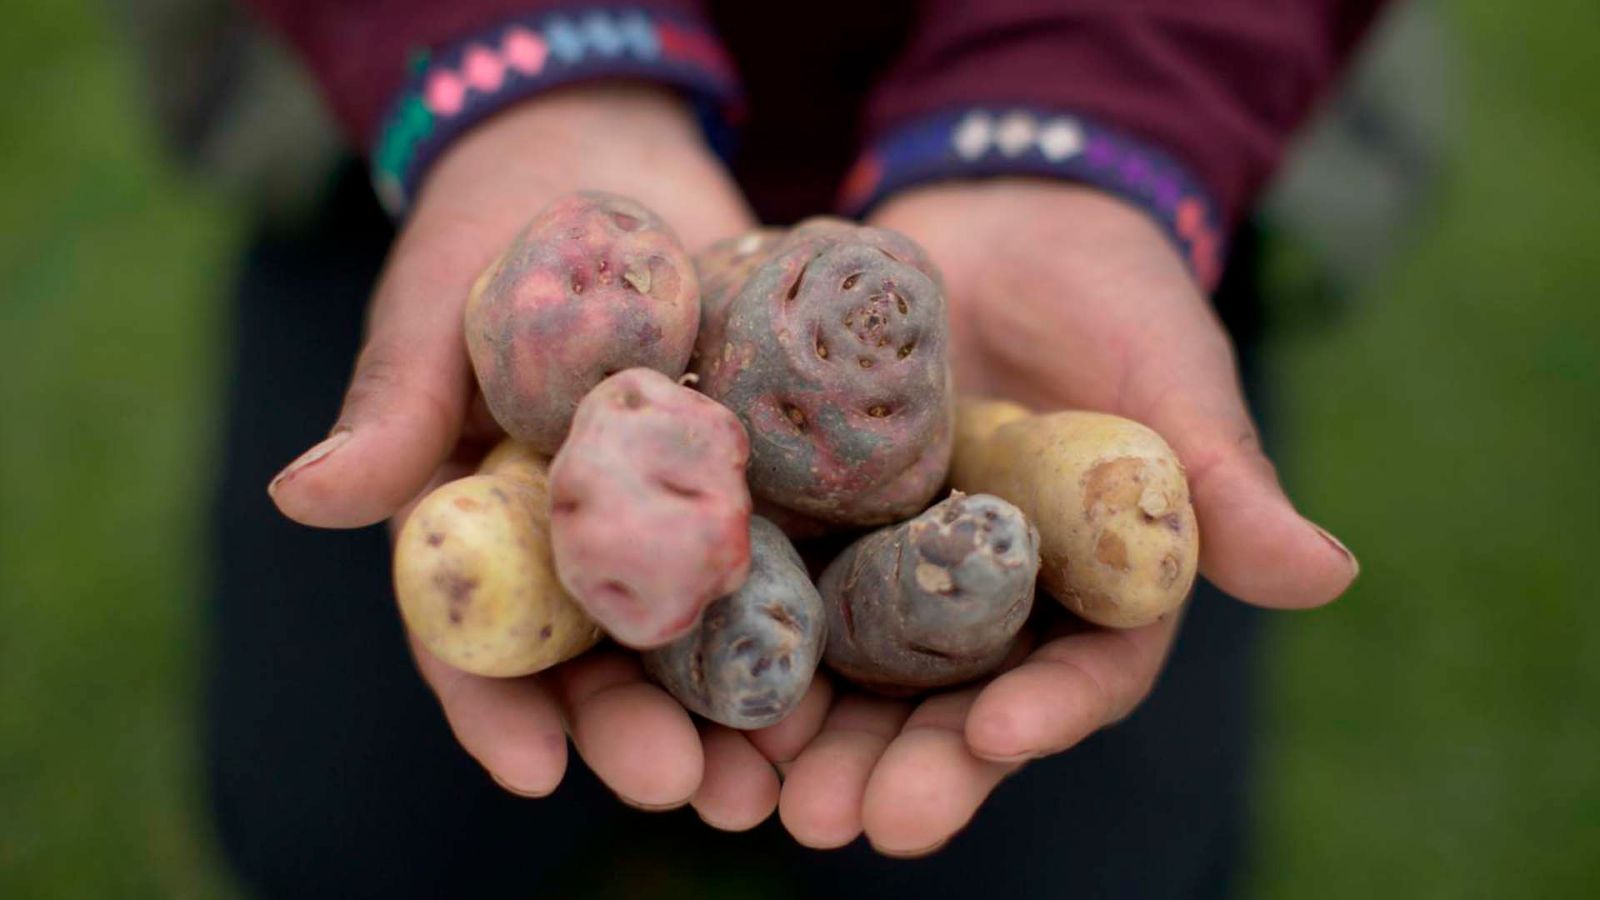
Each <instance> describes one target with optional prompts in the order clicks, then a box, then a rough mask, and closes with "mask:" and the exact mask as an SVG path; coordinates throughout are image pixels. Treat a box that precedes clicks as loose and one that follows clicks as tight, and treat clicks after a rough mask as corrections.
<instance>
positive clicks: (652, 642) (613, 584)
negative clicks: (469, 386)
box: [550, 369, 751, 650]
mask: <svg viewBox="0 0 1600 900" xmlns="http://www.w3.org/2000/svg"><path fill="white" fill-rule="evenodd" d="M749 459H750V442H749V439H748V438H746V437H745V433H744V426H743V425H740V424H739V418H738V417H737V416H735V415H734V414H733V413H732V412H730V411H729V410H728V409H727V408H726V407H723V406H721V405H719V404H717V402H716V401H714V400H711V399H710V398H708V397H706V396H705V395H704V394H700V393H696V392H695V391H693V390H690V389H689V388H687V387H684V386H683V385H681V384H678V383H677V382H675V381H673V380H672V379H670V378H668V377H666V376H665V375H662V374H660V373H659V372H655V371H652V370H650V369H627V370H625V371H622V372H618V373H617V374H615V375H613V376H611V377H610V378H607V379H606V380H605V381H602V382H600V384H599V386H598V387H596V388H595V389H594V390H592V391H590V392H589V394H588V396H586V397H584V398H583V402H582V403H581V404H579V406H578V414H577V415H576V416H574V417H573V419H572V431H571V434H570V435H569V436H568V438H567V442H566V444H564V445H563V446H562V447H561V451H560V452H559V453H557V454H556V458H555V461H554V462H553V463H551V464H550V499H551V537H550V541H551V546H552V548H553V550H554V552H555V560H556V572H557V574H558V575H559V576H560V577H561V583H562V584H563V585H565V586H566V588H567V591H568V592H569V593H570V594H571V595H572V597H573V598H574V599H575V600H576V601H577V602H578V605H579V606H582V607H583V609H584V611H585V612H587V613H588V614H589V615H590V616H591V617H593V618H594V620H595V621H596V622H598V623H600V625H601V627H602V628H604V629H605V630H606V632H607V633H608V634H610V635H611V637H612V638H613V639H614V640H616V641H617V642H618V643H620V644H626V645H627V646H629V647H632V648H634V649H636V650H643V649H648V648H650V647H660V646H662V645H663V644H668V643H671V642H672V641H675V640H677V639H678V638H680V637H682V636H683V635H685V634H687V633H688V632H689V631H690V630H691V629H693V628H694V626H695V623H696V622H698V621H700V614H701V612H703V611H704V610H705V608H706V606H707V605H708V604H710V603H711V602H712V601H713V600H716V599H717V598H718V597H722V596H725V595H727V594H729V593H731V592H733V591H734V590H736V589H737V588H738V587H739V585H740V584H743V583H744V579H745V574H746V573H747V572H748V571H749V568H750V508H751V501H750V489H749V488H747V487H746V486H745V480H744V475H745V465H746V463H748V462H749Z"/></svg>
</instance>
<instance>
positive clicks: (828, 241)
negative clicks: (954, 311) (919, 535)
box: [694, 219, 954, 525]
mask: <svg viewBox="0 0 1600 900" xmlns="http://www.w3.org/2000/svg"><path fill="white" fill-rule="evenodd" d="M761 252H764V253H765V254H766V256H765V258H764V260H762V262H761V264H760V265H759V266H757V267H755V268H754V270H753V271H751V272H750V273H749V275H748V277H746V278H745V280H744V282H743V284H742V285H740V286H739V288H738V289H737V292H736V293H734V294H733V295H732V296H731V298H729V299H727V300H726V302H724V301H722V300H720V299H719V300H717V301H715V302H713V303H712V304H710V306H709V308H708V309H707V310H706V311H705V314H704V315H703V316H702V319H701V328H700V335H699V337H698V339H697V341H696V353H697V356H696V359H695V362H694V372H695V374H696V375H698V376H699V379H700V380H699V382H698V387H699V388H700V390H702V391H704V392H705V393H706V394H707V395H708V396H710V397H712V398H714V399H716V400H717V401H719V402H721V403H722V404H724V405H725V406H727V407H728V408H729V409H732V410H733V411H734V412H736V413H738V414H739V418H740V419H741V420H742V421H743V422H744V424H745V428H746V429H747V430H748V431H749V433H750V438H751V461H750V486H751V491H752V493H754V494H755V495H756V497H757V498H758V499H759V500H763V501H766V502H767V503H769V504H771V505H772V506H773V507H777V508H782V509H785V510H789V511H791V512H794V513H798V514H800V515H802V516H806V517H810V518H813V519H816V520H819V521H822V522H826V523H830V524H835V525H879V524H885V523H888V522H893V521H897V520H900V519H904V518H906V517H908V516H911V515H915V514H916V513H917V512H919V511H920V510H922V509H923V508H925V507H926V506H927V504H928V503H929V502H930V501H931V500H932V499H933V497H934V495H935V494H936V493H937V492H938V491H939V489H940V487H941V486H942V484H943V482H944V478H945V475H946V472H947V470H948V468H949V457H950V445H951V429H952V427H953V420H954V401H953V395H952V393H951V382H950V366H949V361H948V359H947V343H948V331H949V324H948V321H947V311H946V306H945V299H944V292H943V288H942V285H941V284H940V282H939V278H938V275H937V272H936V271H935V270H934V268H933V266H932V265H931V264H930V263H929V262H928V260H927V258H926V256H925V255H924V254H923V253H922V251H921V250H920V249H919V248H918V247H917V246H916V245H915V244H913V243H912V242H911V241H910V240H909V239H907V238H905V237H902V236H900V235H898V234H895V233H893V232H890V231H885V230H883V229H878V228H869V227H862V226H857V225H853V224H850V223H847V222H843V221H840V220H833V219H816V220H808V221H807V222H803V223H801V224H800V225H798V226H796V227H795V228H794V229H792V230H791V231H790V232H789V233H788V234H786V235H785V236H784V237H783V238H782V239H781V240H779V241H777V242H776V243H775V244H773V245H772V246H771V247H770V249H766V250H764V251H761ZM735 275H737V272H735ZM725 290H726V289H725V288H723V287H719V288H718V291H719V294H718V296H719V297H721V296H723V292H725Z"/></svg>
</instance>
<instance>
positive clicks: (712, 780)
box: [689, 725, 778, 831]
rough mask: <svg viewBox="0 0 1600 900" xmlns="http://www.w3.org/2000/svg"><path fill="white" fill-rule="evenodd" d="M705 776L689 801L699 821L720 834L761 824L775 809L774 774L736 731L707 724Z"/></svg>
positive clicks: (765, 761) (775, 782) (775, 790)
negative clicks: (720, 832) (715, 829)
mask: <svg viewBox="0 0 1600 900" xmlns="http://www.w3.org/2000/svg"><path fill="white" fill-rule="evenodd" d="M701 736H702V742H703V743H704V745H705V777H704V778H702V779H701V781H700V788H699V789H698V790H696V791H695V792H694V797H693V799H691V800H690V801H689V802H690V803H691V804H693V805H694V810H695V812H696V813H699V815H700V819H701V820H702V821H704V822H705V823H706V824H707V825H710V826H711V827H712V828H719V829H721V830H723V831H746V830H749V829H751V828H754V827H756V826H757V825H760V824H761V823H762V822H765V821H766V819H767V817H768V816H770V815H772V811H773V810H774V809H777V807H778V773H777V772H775V771H774V770H773V768H772V763H771V762H769V761H768V760H767V758H766V757H765V756H763V755H761V751H759V750H757V749H756V748H755V747H754V746H752V745H751V743H750V741H749V739H748V738H746V737H745V736H744V735H743V734H741V733H740V732H737V731H734V730H733V729H731V728H726V727H723V726H721V725H708V726H707V727H706V728H705V729H704V730H703V731H702V733H701Z"/></svg>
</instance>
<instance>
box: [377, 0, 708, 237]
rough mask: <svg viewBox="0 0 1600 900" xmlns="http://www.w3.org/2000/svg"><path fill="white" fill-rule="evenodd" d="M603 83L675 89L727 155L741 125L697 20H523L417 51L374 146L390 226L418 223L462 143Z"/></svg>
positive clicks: (631, 10)
mask: <svg viewBox="0 0 1600 900" xmlns="http://www.w3.org/2000/svg"><path fill="white" fill-rule="evenodd" d="M668 5H669V6H670V4H668ZM603 82H634V83H644V84H653V85H659V86H661V87H664V88H670V89H672V90H673V91H674V92H676V93H677V94H678V95H679V96H681V97H683V98H685V99H686V100H688V101H689V103H688V104H687V105H686V108H689V109H692V110H693V112H694V114H695V118H696V119H697V122H698V125H699V126H700V128H699V129H697V130H701V129H703V133H704V134H706V135H708V136H710V137H711V138H712V139H713V140H715V141H717V142H718V146H719V147H720V146H721V142H722V140H723V139H725V138H726V137H727V131H726V124H727V122H728V121H731V120H732V119H735V118H737V116H738V114H739V108H740V95H739V87H738V83H737V77H736V75H735V73H734V70H733V67H732V64H731V62H730V61H729V59H728V57H727V54H726V53H725V52H724V51H723V50H722V48H721V45H720V44H719V43H718V42H717V39H716V37H715V35H714V33H713V32H712V31H711V29H710V26H709V25H708V23H706V22H705V21H702V20H701V19H700V18H699V17H697V16H695V15H694V14H693V13H692V11H691V10H680V9H675V8H674V9H668V8H640V7H633V6H628V7H615V8H613V7H609V6H604V5H597V6H589V7H585V8H584V9H581V10H580V9H545V10H542V11H533V12H529V13H526V14H522V15H513V16H510V17H508V18H504V19H501V20H499V21H497V22H495V23H493V24H492V25H490V26H489V27H487V28H483V29H482V30H480V31H477V32H475V33H472V34H466V35H460V36H457V37H456V38H454V39H453V40H451V41H449V42H446V43H443V44H441V45H439V46H436V47H428V48H425V49H422V48H419V49H417V50H414V51H413V62H412V64H411V75H410V77H409V78H408V79H407V81H406V83H405V84H404V86H403V87H402V88H401V89H400V90H399V91H398V93H396V94H395V95H394V97H393V99H392V101H391V102H390V104H389V111H388V113H387V114H386V115H385V116H384V117H383V119H382V120H381V123H380V126H379V127H378V129H377V131H376V133H375V134H374V136H373V139H372V143H371V166H372V178H373V186H374V189H375V190H376V191H377V194H378V197H379V199H380V200H381V201H382V202H383V204H384V206H385V208H386V209H388V211H389V212H390V214H391V215H393V216H396V217H399V216H402V215H405V214H408V213H409V210H410V208H411V207H412V205H413V202H414V200H415V197H416V194H417V191H418V187H419V185H420V183H421V182H422V181H423V180H424V179H426V178H429V177H430V176H431V171H432V169H433V168H434V166H435V165H436V163H437V162H438V160H439V159H440V157H441V156H443V155H444V154H446V153H448V152H450V151H451V150H452V149H453V148H454V145H455V144H456V143H458V142H460V141H461V140H464V139H465V138H466V137H467V136H469V135H472V134H474V133H475V132H477V131H479V130H480V129H481V128H482V126H483V125H485V124H486V123H488V122H490V121H493V120H495V119H498V118H500V117H501V116H502V115H503V114H504V113H505V112H506V111H508V110H511V109H514V108H518V107H521V106H523V105H524V104H525V103H526V102H527V101H529V100H530V99H531V98H539V99H543V98H545V97H547V96H548V95H551V94H553V93H556V92H560V91H562V90H563V89H565V88H570V87H573V86H575V85H595V84H596V83H603ZM539 105H540V106H543V105H544V104H542V103H541V104H539ZM554 105H555V106H560V105H561V104H560V103H559V102H558V103H556V104H554ZM541 137H542V136H541Z"/></svg>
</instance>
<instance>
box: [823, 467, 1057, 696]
mask: <svg viewBox="0 0 1600 900" xmlns="http://www.w3.org/2000/svg"><path fill="white" fill-rule="evenodd" d="M1038 571H1039V534H1038V532H1037V531H1035V530H1034V528H1033V526H1032V525H1030V524H1029V523H1028V520H1027V519H1026V518H1025V517H1024V516H1023V514H1022V512H1021V511H1020V510H1018V509H1017V508H1016V507H1015V506H1012V505H1011V504H1010V503H1007V502H1006V501H1004V500H1001V499H1000V498H998V497H991V496H988V495H985V494H974V495H971V496H968V495H964V494H960V493H956V494H952V495H951V496H950V497H949V498H948V499H946V500H945V501H943V502H942V503H939V504H938V505H936V506H934V507H933V508H931V509H929V510H928V511H927V512H924V513H923V514H922V515H920V516H917V517H916V518H915V519H912V520H911V521H909V522H906V523H904V524H901V525H896V526H893V527H890V528H882V529H879V530H878V531H874V532H872V533H871V534H869V535H867V536H865V537H863V538H861V539H860V540H858V541H856V542H855V543H854V544H851V545H850V546H849V547H848V548H846V550H845V551H844V553H842V554H841V555H840V556H839V558H838V559H836V560H834V562H833V563H832V564H830V565H829V566H828V568H827V569H826V570H825V571H824V572H823V573H822V578H821V580H820V581H819V582H818V588H819V590H820V591H821V594H822V598H823V605H824V607H825V608H826V609H827V611H828V647H827V651H826V653H825V656H824V658H825V659H826V661H827V663H828V666H829V668H832V669H833V670H834V671H836V672H838V673H839V674H841V675H843V676H845V677H846V678H849V679H850V680H852V681H855V682H857V683H858V684H861V685H863V686H866V687H869V688H873V689H875V690H878V691H880V692H883V693H892V694H904V693H912V692H916V691H919V690H925V689H928V688H938V687H947V686H949V685H953V684H960V683H961V682H964V681H970V680H971V679H973V678H977V677H979V676H981V675H984V674H987V673H988V672H990V671H993V670H994V668H995V667H996V666H998V665H1000V663H1001V662H1002V661H1003V660H1004V659H1005V657H1006V655H1007V654H1008V653H1009V652H1010V651H1011V648H1012V646H1013V645H1015V643H1016V640H1017V633H1018V631H1020V630H1021V628H1022V625H1023V623H1024V622H1026V621H1027V618H1028V613H1029V612H1030V611H1031V610H1032V609H1033V591H1034V580H1035V578H1036V576H1037V573H1038Z"/></svg>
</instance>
